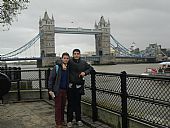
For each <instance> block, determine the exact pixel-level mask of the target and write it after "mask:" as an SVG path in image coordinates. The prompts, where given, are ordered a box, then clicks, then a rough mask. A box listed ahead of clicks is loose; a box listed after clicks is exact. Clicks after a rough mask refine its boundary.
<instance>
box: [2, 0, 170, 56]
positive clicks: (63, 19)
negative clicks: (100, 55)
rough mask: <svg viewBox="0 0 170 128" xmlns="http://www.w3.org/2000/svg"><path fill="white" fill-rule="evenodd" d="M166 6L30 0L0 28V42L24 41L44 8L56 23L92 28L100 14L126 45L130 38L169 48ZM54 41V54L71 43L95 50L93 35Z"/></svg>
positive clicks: (162, 1) (157, 0) (146, 0)
mask: <svg viewBox="0 0 170 128" xmlns="http://www.w3.org/2000/svg"><path fill="white" fill-rule="evenodd" d="M169 6H170V1H169V0H142V1H137V0H126V1H125V0H100V1H99V0H72V1H71V0H69V1H68V0H50V1H47V0H46V1H44V0H31V1H30V5H29V7H28V9H27V10H24V11H22V12H21V14H20V15H19V16H18V21H15V22H14V23H13V24H12V26H11V28H10V30H9V31H5V32H4V31H0V45H1V49H15V48H18V47H20V46H22V45H24V44H25V43H27V42H28V41H29V40H31V39H32V38H33V37H34V36H36V35H37V34H38V32H39V26H38V22H39V18H40V17H41V18H42V17H43V16H44V12H45V11H47V12H48V15H49V17H51V16H52V15H53V16H54V18H55V25H56V26H59V27H83V28H94V23H95V21H96V22H97V23H98V22H99V19H100V17H101V16H104V18H105V20H108V19H109V20H110V23H111V34H112V35H113V36H114V37H115V38H116V40H118V41H119V42H120V43H121V44H123V45H124V46H125V47H127V48H129V47H130V45H131V43H132V42H135V43H136V45H137V47H139V48H140V49H145V48H146V47H147V46H148V45H149V43H157V44H160V45H162V47H165V48H170V43H169V42H170V38H169V33H170V24H169V23H170V8H169ZM55 42H56V43H55V45H56V53H57V54H58V53H61V52H63V51H70V52H71V51H72V49H73V48H75V47H79V48H80V49H82V51H88V50H90V51H91V50H95V39H94V36H87V35H64V34H56V35H55ZM2 51H3V50H1V52H2ZM5 51H6V50H5ZM0 54H1V53H0Z"/></svg>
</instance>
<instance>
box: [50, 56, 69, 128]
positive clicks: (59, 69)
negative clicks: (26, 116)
mask: <svg viewBox="0 0 170 128" xmlns="http://www.w3.org/2000/svg"><path fill="white" fill-rule="evenodd" d="M61 60H62V61H61V64H56V65H55V66H54V68H53V69H52V71H51V73H50V77H49V81H48V90H49V94H50V95H51V96H52V97H53V98H54V101H55V122H56V128H62V126H63V125H64V108H65V104H66V99H67V89H68V85H69V80H68V79H69V70H68V61H69V54H68V53H63V54H62V58H61Z"/></svg>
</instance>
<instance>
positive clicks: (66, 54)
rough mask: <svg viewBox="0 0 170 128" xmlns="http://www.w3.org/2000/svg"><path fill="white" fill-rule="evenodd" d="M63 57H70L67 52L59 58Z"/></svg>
mask: <svg viewBox="0 0 170 128" xmlns="http://www.w3.org/2000/svg"><path fill="white" fill-rule="evenodd" d="M63 56H68V57H70V55H69V54H68V53H67V52H64V53H63V54H62V56H61V57H62V58H63Z"/></svg>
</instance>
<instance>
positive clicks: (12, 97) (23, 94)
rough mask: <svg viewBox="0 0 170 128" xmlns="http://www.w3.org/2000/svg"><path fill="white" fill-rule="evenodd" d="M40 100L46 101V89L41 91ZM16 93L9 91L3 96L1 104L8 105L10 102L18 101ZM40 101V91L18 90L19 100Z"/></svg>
mask: <svg viewBox="0 0 170 128" xmlns="http://www.w3.org/2000/svg"><path fill="white" fill-rule="evenodd" d="M41 92H42V99H48V92H47V89H43V90H42V91H41ZM18 98H19V97H18V92H17V91H16V90H15V91H9V93H8V94H6V95H4V96H3V102H4V103H8V102H10V101H18ZM34 99H40V91H39V90H20V100H34Z"/></svg>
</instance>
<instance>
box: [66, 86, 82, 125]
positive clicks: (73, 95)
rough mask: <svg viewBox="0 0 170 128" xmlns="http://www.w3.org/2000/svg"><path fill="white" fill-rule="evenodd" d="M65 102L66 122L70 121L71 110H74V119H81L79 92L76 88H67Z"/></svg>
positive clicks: (71, 117) (71, 118) (71, 116)
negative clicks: (66, 102)
mask: <svg viewBox="0 0 170 128" xmlns="http://www.w3.org/2000/svg"><path fill="white" fill-rule="evenodd" d="M67 98H68V104H67V122H72V120H73V112H75V116H76V121H81V94H80V90H79V89H78V88H76V87H75V85H74V87H72V88H69V89H68V94H67Z"/></svg>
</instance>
